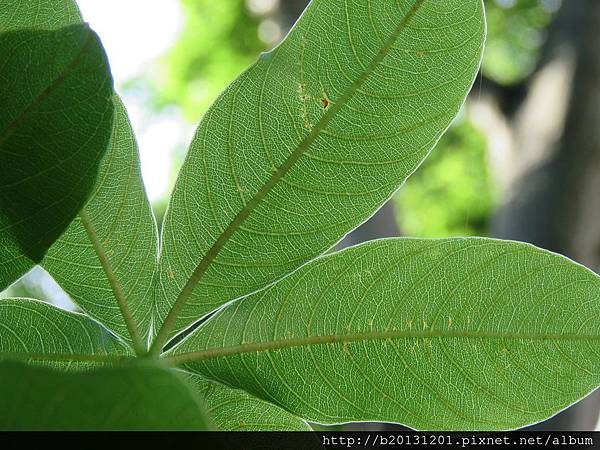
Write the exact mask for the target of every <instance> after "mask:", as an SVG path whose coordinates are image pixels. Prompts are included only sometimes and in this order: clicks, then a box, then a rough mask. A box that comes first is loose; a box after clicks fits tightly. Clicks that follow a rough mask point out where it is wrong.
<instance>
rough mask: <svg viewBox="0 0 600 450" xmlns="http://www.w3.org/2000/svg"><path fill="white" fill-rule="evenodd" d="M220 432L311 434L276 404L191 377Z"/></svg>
mask: <svg viewBox="0 0 600 450" xmlns="http://www.w3.org/2000/svg"><path fill="white" fill-rule="evenodd" d="M186 379H187V380H188V381H189V382H190V384H192V385H193V386H194V387H195V388H196V390H197V392H198V394H199V395H200V398H201V399H202V401H203V404H204V406H205V408H206V414H207V416H208V417H210V420H211V422H212V423H213V424H214V425H215V426H216V428H217V429H218V430H219V431H311V428H310V426H308V424H307V423H306V422H305V421H304V420H302V419H300V418H299V417H297V416H294V415H292V414H290V413H289V412H287V411H285V410H284V409H282V408H280V407H278V406H275V405H273V404H272V403H269V402H266V401H264V400H261V399H258V398H256V397H252V396H251V395H249V394H248V393H246V392H244V391H240V390H238V389H231V388H228V387H226V386H223V385H221V384H219V383H215V382H211V381H208V380H206V379H205V378H203V377H200V376H198V375H193V374H187V376H186Z"/></svg>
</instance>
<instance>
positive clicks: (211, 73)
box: [154, 0, 560, 237]
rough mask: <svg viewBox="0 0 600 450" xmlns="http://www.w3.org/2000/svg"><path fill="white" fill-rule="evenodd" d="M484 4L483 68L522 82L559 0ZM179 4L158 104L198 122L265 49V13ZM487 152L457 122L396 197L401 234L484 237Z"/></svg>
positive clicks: (232, 5)
mask: <svg viewBox="0 0 600 450" xmlns="http://www.w3.org/2000/svg"><path fill="white" fill-rule="evenodd" d="M285 1H286V0H282V3H283V2H285ZM485 1H486V8H487V16H488V29H489V30H488V42H487V47H486V53H485V56H484V61H483V66H482V71H483V73H484V74H485V76H486V77H488V78H490V79H492V80H494V81H496V82H498V83H501V84H507V85H508V84H514V83H519V82H521V81H523V80H525V79H526V78H527V77H528V76H529V75H530V74H531V72H532V71H533V70H534V69H535V66H536V64H537V61H538V59H539V57H540V53H541V49H542V47H543V44H544V40H545V33H546V31H547V27H548V25H549V24H550V22H551V20H552V14H553V12H554V11H555V10H556V9H557V8H558V7H559V6H560V0H485ZM181 2H182V6H183V9H184V12H185V14H186V19H187V20H186V25H185V28H184V30H183V31H182V33H181V36H180V38H179V40H178V42H177V43H176V44H175V46H174V47H173V49H172V50H171V51H170V52H168V53H167V54H166V55H165V57H164V58H163V61H162V73H161V76H160V77H159V80H160V81H159V84H158V85H157V86H155V88H154V93H155V104H156V106H157V107H159V108H161V107H164V106H167V105H173V104H174V105H177V106H178V107H180V108H182V110H183V111H184V114H185V117H186V118H187V119H188V120H190V121H192V122H198V121H199V120H200V118H201V117H202V115H203V114H204V112H205V111H206V109H207V108H208V107H209V106H210V104H211V103H212V102H213V101H214V100H215V98H216V97H217V96H218V94H219V93H220V92H221V91H222V90H223V89H224V88H225V86H226V85H227V84H229V83H230V82H231V81H232V80H233V79H234V78H235V77H236V76H237V75H239V73H240V72H242V71H243V70H244V69H245V68H246V67H248V66H249V65H250V64H251V63H252V62H253V61H254V60H255V59H256V57H257V55H258V54H259V53H260V52H261V51H264V50H266V49H267V46H266V44H265V43H263V42H262V41H261V40H260V39H259V37H258V28H259V25H260V23H261V21H262V20H264V19H265V17H257V16H254V15H252V14H251V13H250V12H249V9H248V6H247V1H246V0H228V1H225V2H220V1H212V0H181ZM267 18H268V17H267ZM271 18H272V17H271ZM476 89H477V86H476ZM486 151H487V148H486V143H485V140H484V138H483V136H482V135H481V134H480V133H478V131H477V130H476V129H475V128H474V127H473V126H472V125H471V124H470V123H469V122H468V120H467V119H465V118H463V119H462V120H461V121H460V122H459V123H457V124H456V125H454V126H453V127H452V128H451V129H450V130H449V132H448V133H447V134H446V135H445V136H444V137H443V138H442V140H441V142H440V143H439V145H438V147H437V148H436V149H435V150H434V152H433V153H432V155H431V157H430V158H429V159H428V160H427V161H426V162H425V164H424V165H423V167H422V169H421V170H420V171H418V172H417V173H416V174H415V175H414V176H413V177H412V178H411V179H409V181H408V183H407V185H406V186H404V187H403V188H402V189H401V190H400V192H399V194H398V195H397V197H396V199H395V204H396V207H397V210H398V218H399V219H398V220H399V222H400V227H401V229H402V231H403V232H404V233H405V234H407V235H410V236H422V237H424V236H427V237H438V236H456V235H463V236H469V235H486V234H487V224H488V222H489V218H490V216H491V214H492V213H493V210H494V186H493V182H492V178H491V176H490V173H489V167H488V164H487V161H486Z"/></svg>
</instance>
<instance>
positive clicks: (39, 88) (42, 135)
mask: <svg viewBox="0 0 600 450" xmlns="http://www.w3.org/2000/svg"><path fill="white" fill-rule="evenodd" d="M17 11H18V8H17V9H16V10H14V11H10V10H9V12H12V13H15V14H16V13H17ZM5 14H6V12H4V13H3V16H2V17H0V19H2V21H0V33H1V34H0V54H1V55H3V58H2V62H1V63H0V105H1V108H2V114H1V115H0V161H1V164H0V180H1V181H0V289H3V288H4V287H6V286H8V285H9V284H10V283H11V282H13V281H14V280H15V279H16V278H18V277H19V276H21V275H23V274H24V273H25V272H26V271H27V270H29V269H30V268H31V267H32V266H33V265H35V264H36V263H39V262H40V261H41V259H42V258H43V256H44V254H45V252H46V251H47V249H48V248H49V246H50V245H51V244H52V243H53V242H54V241H55V240H56V239H57V238H58V237H59V236H60V235H61V234H62V233H63V232H64V231H65V229H66V228H67V226H68V225H69V223H70V222H71V221H72V220H73V218H74V217H75V215H76V214H77V212H78V211H79V210H80V209H81V207H82V206H83V204H84V203H85V201H86V200H87V198H88V196H89V194H90V193H91V191H92V189H93V187H94V183H95V180H96V173H97V170H98V166H99V164H100V161H101V159H102V157H103V156H104V153H105V151H106V145H107V143H108V140H109V138H110V132H111V123H112V112H113V103H112V99H111V97H112V79H111V77H110V72H109V68H108V63H107V60H106V55H105V54H104V50H103V48H102V45H101V44H100V41H99V39H98V37H97V36H96V34H95V33H94V32H93V31H92V30H90V29H89V28H88V27H87V25H72V26H69V27H66V28H61V29H58V30H51V31H49V30H44V31H41V30H15V31H6V32H2V31H4V30H6V29H7V28H8V29H11V24H12V23H13V22H12V21H11V18H10V17H5ZM18 23H20V22H18Z"/></svg>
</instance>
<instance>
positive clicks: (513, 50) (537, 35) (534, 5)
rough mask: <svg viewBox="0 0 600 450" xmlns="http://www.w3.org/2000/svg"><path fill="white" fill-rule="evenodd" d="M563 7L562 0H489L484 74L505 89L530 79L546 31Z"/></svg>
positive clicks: (487, 2) (487, 5)
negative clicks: (554, 15) (559, 9)
mask: <svg viewBox="0 0 600 450" xmlns="http://www.w3.org/2000/svg"><path fill="white" fill-rule="evenodd" d="M571 1H573V0H571ZM559 6H560V0H487V1H486V11H487V20H488V39H487V44H486V50H485V56H484V59H483V66H482V71H483V73H484V74H485V75H486V76H487V77H488V78H490V79H492V80H494V81H496V82H498V83H500V84H505V85H508V84H514V83H518V82H521V81H523V80H524V79H525V78H527V76H529V75H530V74H531V72H532V71H533V70H534V69H535V66H536V64H537V61H538V58H539V56H540V52H541V50H542V47H543V45H544V41H545V36H546V29H547V27H548V25H549V24H550V22H551V20H552V14H553V12H555V11H556V10H557V8H558V7H559Z"/></svg>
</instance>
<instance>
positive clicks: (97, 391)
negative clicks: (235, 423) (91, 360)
mask: <svg viewBox="0 0 600 450" xmlns="http://www.w3.org/2000/svg"><path fill="white" fill-rule="evenodd" d="M0 429H1V430H77V431H85V430H103V431H104V430H147V431H157V430H198V431H201V430H206V429H207V420H206V416H205V415H204V413H203V411H202V408H201V405H200V402H199V399H198V398H197V396H196V395H194V393H193V391H192V390H191V388H190V387H189V386H187V385H186V384H184V382H183V380H182V379H180V377H179V376H177V374H175V373H174V372H173V371H170V370H165V369H162V368H159V367H154V366H150V365H139V366H132V367H122V368H118V369H117V368H113V369H103V370H98V371H92V372H85V373H60V372H55V371H52V370H49V369H46V368H39V367H28V366H24V365H21V364H17V363H14V362H13V363H6V362H5V363H0Z"/></svg>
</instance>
